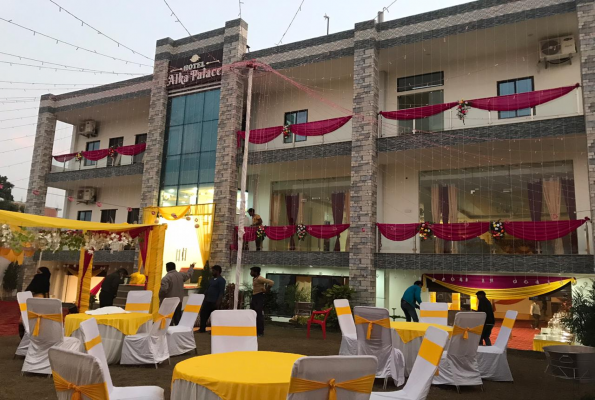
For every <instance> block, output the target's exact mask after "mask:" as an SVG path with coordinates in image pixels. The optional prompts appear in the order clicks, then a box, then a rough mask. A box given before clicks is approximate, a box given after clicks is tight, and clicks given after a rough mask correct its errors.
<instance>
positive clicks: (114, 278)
mask: <svg viewBox="0 0 595 400" xmlns="http://www.w3.org/2000/svg"><path fill="white" fill-rule="evenodd" d="M127 276H128V271H126V269H124V268H120V269H119V270H117V271H116V272H112V273H111V274H109V275H108V276H106V277H105V279H104V280H103V282H102V283H101V292H99V307H109V306H112V305H113V304H114V299H115V298H116V296H117V295H118V286H120V284H121V283H123V282H124V278H126V277H127Z"/></svg>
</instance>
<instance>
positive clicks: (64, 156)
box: [53, 153, 77, 162]
mask: <svg viewBox="0 0 595 400" xmlns="http://www.w3.org/2000/svg"><path fill="white" fill-rule="evenodd" d="M76 154H77V153H70V154H62V155H59V156H53V157H54V160H56V161H58V162H66V161H70V160H72V159H73V158H74V157H75V156H76Z"/></svg>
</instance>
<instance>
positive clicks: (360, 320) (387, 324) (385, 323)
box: [355, 315, 390, 340]
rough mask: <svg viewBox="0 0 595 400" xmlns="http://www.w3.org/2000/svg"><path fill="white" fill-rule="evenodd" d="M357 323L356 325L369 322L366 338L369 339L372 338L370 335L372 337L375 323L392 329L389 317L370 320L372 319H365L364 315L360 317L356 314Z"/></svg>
mask: <svg viewBox="0 0 595 400" xmlns="http://www.w3.org/2000/svg"><path fill="white" fill-rule="evenodd" d="M355 324H356V325H361V324H368V332H367V333H366V339H368V340H370V337H372V327H373V326H374V325H378V326H382V327H383V328H389V329H390V320H389V319H388V318H383V319H377V320H376V321H370V320H367V319H365V318H364V317H360V316H359V315H356V316H355Z"/></svg>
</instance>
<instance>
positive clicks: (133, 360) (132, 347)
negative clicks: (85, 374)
mask: <svg viewBox="0 0 595 400" xmlns="http://www.w3.org/2000/svg"><path fill="white" fill-rule="evenodd" d="M179 302H180V299H179V298H177V297H173V298H167V299H165V300H163V303H161V307H159V316H160V317H165V318H164V319H163V320H164V321H165V323H164V324H162V323H161V321H162V319H157V320H156V321H155V322H153V326H151V329H150V330H149V332H147V333H141V334H136V335H130V336H126V337H125V338H124V345H123V346H122V358H121V359H120V364H132V365H139V364H155V368H157V364H159V363H161V362H163V361H165V360H167V359H169V351H168V348H167V339H166V338H165V334H166V332H167V328H168V327H169V324H171V318H172V316H173V313H174V311H175V310H176V307H177V306H178V303H179Z"/></svg>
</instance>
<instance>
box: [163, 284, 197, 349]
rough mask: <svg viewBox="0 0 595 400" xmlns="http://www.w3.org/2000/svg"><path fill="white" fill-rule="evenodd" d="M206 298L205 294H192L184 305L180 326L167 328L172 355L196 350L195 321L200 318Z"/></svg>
mask: <svg viewBox="0 0 595 400" xmlns="http://www.w3.org/2000/svg"><path fill="white" fill-rule="evenodd" d="M204 298H205V295H204V294H191V295H190V296H189V297H188V302H187V303H186V307H184V312H183V313H182V318H181V319H180V323H179V324H178V326H170V327H169V328H167V335H166V338H167V347H168V348H169V355H170V356H178V355H180V354H184V353H187V352H189V351H192V350H194V351H195V352H196V341H195V340H194V323H195V322H196V319H197V318H198V314H199V312H200V307H201V305H202V302H203V300H204ZM196 354H198V352H196Z"/></svg>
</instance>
